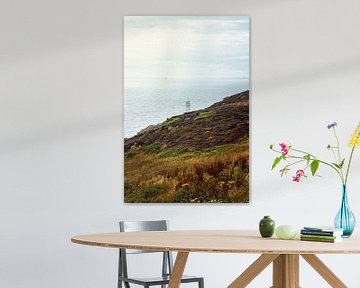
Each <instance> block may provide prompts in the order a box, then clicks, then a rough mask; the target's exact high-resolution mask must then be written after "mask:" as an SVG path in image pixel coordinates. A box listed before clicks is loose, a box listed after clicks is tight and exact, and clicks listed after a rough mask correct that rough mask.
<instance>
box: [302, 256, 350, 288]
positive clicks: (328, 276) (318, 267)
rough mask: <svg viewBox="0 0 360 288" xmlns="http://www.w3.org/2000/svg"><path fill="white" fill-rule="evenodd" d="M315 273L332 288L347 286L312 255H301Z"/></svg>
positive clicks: (345, 287) (344, 287)
mask: <svg viewBox="0 0 360 288" xmlns="http://www.w3.org/2000/svg"><path fill="white" fill-rule="evenodd" d="M301 256H302V257H303V258H304V259H305V261H306V262H308V263H309V264H310V265H311V267H313V268H314V269H315V271H316V272H318V273H319V274H320V276H321V277H323V278H324V280H325V281H326V282H327V283H329V284H330V286H331V287H333V288H347V286H346V285H345V284H344V283H343V282H342V281H341V280H340V279H339V278H338V277H337V276H336V275H335V274H334V273H333V272H332V271H331V270H330V269H329V268H328V267H327V266H326V265H325V264H324V263H323V262H322V261H321V260H320V259H319V258H318V257H317V256H316V255H314V254H302V255H301Z"/></svg>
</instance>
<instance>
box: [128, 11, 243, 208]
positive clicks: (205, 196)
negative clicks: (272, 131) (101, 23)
mask: <svg viewBox="0 0 360 288" xmlns="http://www.w3.org/2000/svg"><path fill="white" fill-rule="evenodd" d="M124 138H125V139H124V166H125V167H124V171H125V172H124V173H125V175H124V202H126V203H247V202H249V17H248V16H125V17H124Z"/></svg>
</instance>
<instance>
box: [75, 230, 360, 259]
mask: <svg viewBox="0 0 360 288" xmlns="http://www.w3.org/2000/svg"><path fill="white" fill-rule="evenodd" d="M71 241H72V242H74V243H77V244H84V245H91V246H99V247H112V248H126V249H142V250H160V251H183V252H214V253H249V254H343V253H351V254H355V253H360V235H353V236H352V237H351V238H347V239H344V240H343V241H341V242H338V243H322V242H309V241H300V240H299V238H295V239H292V240H280V239H277V238H274V237H272V238H262V237H261V236H260V235H259V232H258V231H257V230H213V231H211V230H190V231H162V232H160V231H156V232H116V233H97V234H90V235H80V236H74V237H73V238H71Z"/></svg>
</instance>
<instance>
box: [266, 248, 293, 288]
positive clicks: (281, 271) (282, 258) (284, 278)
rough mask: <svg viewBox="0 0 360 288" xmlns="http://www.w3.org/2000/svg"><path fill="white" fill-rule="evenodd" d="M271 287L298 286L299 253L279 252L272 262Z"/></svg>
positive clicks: (285, 287)
mask: <svg viewBox="0 0 360 288" xmlns="http://www.w3.org/2000/svg"><path fill="white" fill-rule="evenodd" d="M272 287H273V288H299V255H293V254H281V255H279V257H278V258H276V259H275V260H274V263H273V286H272Z"/></svg>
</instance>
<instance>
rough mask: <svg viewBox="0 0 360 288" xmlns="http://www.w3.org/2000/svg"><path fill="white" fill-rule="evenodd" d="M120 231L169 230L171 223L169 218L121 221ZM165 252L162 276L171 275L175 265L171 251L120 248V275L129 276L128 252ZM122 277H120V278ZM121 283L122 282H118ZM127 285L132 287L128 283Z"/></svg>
mask: <svg viewBox="0 0 360 288" xmlns="http://www.w3.org/2000/svg"><path fill="white" fill-rule="evenodd" d="M119 224H120V232H139V231H167V230H168V229H169V224H168V221H167V220H158V221H120V222H119ZM159 252H161V253H163V257H162V258H163V260H162V276H166V275H171V273H172V267H173V258H172V254H171V252H169V251H165V252H163V251H150V250H136V249H119V274H118V275H119V276H124V277H126V278H127V277H128V271H127V270H128V269H127V257H126V255H127V254H140V253H159ZM119 279H120V278H119ZM118 283H120V282H118ZM126 285H127V286H126V287H130V286H129V283H126Z"/></svg>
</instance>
